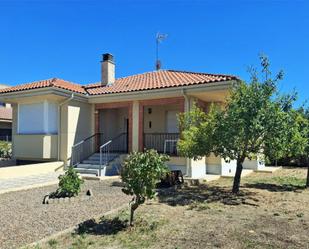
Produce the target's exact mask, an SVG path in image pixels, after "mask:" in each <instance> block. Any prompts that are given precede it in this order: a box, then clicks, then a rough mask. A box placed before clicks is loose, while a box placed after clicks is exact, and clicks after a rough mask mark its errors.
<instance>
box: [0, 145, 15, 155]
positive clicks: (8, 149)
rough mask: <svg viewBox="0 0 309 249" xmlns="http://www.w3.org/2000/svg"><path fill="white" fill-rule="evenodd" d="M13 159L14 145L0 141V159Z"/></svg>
mask: <svg viewBox="0 0 309 249" xmlns="http://www.w3.org/2000/svg"><path fill="white" fill-rule="evenodd" d="M11 157H12V143H10V142H6V141H0V158H11Z"/></svg>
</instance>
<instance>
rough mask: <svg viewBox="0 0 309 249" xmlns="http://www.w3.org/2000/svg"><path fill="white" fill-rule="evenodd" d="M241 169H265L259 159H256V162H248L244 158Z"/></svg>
mask: <svg viewBox="0 0 309 249" xmlns="http://www.w3.org/2000/svg"><path fill="white" fill-rule="evenodd" d="M243 168H244V169H252V170H262V169H264V168H265V163H264V161H263V160H261V158H259V157H258V158H257V160H249V159H247V158H246V159H245V161H244V163H243Z"/></svg>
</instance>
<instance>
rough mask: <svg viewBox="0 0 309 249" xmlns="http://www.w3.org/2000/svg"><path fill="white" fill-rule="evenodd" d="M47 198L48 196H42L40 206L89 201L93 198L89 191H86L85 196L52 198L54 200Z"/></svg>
mask: <svg viewBox="0 0 309 249" xmlns="http://www.w3.org/2000/svg"><path fill="white" fill-rule="evenodd" d="M49 196H50V194H48V195H45V196H44V198H43V202H42V204H58V203H67V202H78V201H86V200H89V199H90V198H91V197H93V193H92V190H91V189H88V190H87V191H86V194H85V195H77V196H72V197H54V198H50V197H49Z"/></svg>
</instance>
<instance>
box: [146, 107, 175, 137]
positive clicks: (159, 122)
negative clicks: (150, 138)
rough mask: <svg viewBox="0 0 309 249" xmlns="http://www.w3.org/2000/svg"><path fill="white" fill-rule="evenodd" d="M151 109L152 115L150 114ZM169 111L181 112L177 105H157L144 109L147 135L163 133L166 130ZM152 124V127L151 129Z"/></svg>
mask: <svg viewBox="0 0 309 249" xmlns="http://www.w3.org/2000/svg"><path fill="white" fill-rule="evenodd" d="M149 109H151V113H149ZM168 111H179V107H178V106H177V105H165V106H164V105H163V106H161V105H156V106H145V107H144V132H145V133H155V132H158V133H163V132H167V130H166V115H167V112H168ZM149 122H151V127H149Z"/></svg>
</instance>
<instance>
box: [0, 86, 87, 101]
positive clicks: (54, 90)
mask: <svg viewBox="0 0 309 249" xmlns="http://www.w3.org/2000/svg"><path fill="white" fill-rule="evenodd" d="M47 94H54V95H58V96H62V97H70V96H71V95H72V94H74V96H75V98H74V99H76V100H80V101H84V102H87V95H86V94H83V93H78V92H74V91H70V90H66V89H62V88H59V87H44V88H35V89H27V90H21V91H15V92H8V93H1V94H0V100H1V101H2V100H3V102H7V103H10V99H13V98H16V97H23V98H24V97H33V96H39V95H47ZM20 95H21V96H20Z"/></svg>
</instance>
